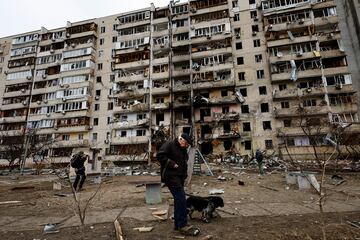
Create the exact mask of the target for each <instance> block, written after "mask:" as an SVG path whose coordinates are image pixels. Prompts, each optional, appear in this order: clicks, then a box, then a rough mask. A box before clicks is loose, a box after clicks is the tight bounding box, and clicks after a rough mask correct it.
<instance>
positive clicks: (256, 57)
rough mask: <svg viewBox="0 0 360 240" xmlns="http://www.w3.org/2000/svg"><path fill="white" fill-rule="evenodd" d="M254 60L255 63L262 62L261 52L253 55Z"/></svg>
mask: <svg viewBox="0 0 360 240" xmlns="http://www.w3.org/2000/svg"><path fill="white" fill-rule="evenodd" d="M255 62H257V63H259V62H262V54H257V55H255Z"/></svg>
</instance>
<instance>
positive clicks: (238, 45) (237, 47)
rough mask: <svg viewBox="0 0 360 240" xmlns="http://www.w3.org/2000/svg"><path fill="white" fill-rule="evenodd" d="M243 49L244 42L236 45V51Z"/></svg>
mask: <svg viewBox="0 0 360 240" xmlns="http://www.w3.org/2000/svg"><path fill="white" fill-rule="evenodd" d="M239 49H242V42H237V43H236V50H239Z"/></svg>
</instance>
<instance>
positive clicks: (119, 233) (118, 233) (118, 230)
mask: <svg viewBox="0 0 360 240" xmlns="http://www.w3.org/2000/svg"><path fill="white" fill-rule="evenodd" d="M114 227H115V232H116V239H117V240H124V237H123V232H122V229H121V226H120V223H119V221H118V220H117V219H116V220H115V222H114Z"/></svg>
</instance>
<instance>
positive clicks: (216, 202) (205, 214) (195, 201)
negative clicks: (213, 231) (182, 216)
mask: <svg viewBox="0 0 360 240" xmlns="http://www.w3.org/2000/svg"><path fill="white" fill-rule="evenodd" d="M186 206H187V209H188V214H189V217H190V219H193V218H192V214H193V212H194V211H195V210H196V211H199V212H201V213H202V216H201V220H202V221H204V222H206V223H208V222H210V218H213V217H214V212H215V210H216V208H218V207H224V200H223V199H222V198H221V197H217V196H209V197H199V196H193V195H189V197H188V198H187V199H186Z"/></svg>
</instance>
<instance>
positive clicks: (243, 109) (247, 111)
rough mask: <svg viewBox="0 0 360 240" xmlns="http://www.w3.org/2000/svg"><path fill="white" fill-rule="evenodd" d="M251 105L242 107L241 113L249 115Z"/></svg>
mask: <svg viewBox="0 0 360 240" xmlns="http://www.w3.org/2000/svg"><path fill="white" fill-rule="evenodd" d="M249 112H250V110H249V105H241V113H249Z"/></svg>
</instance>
